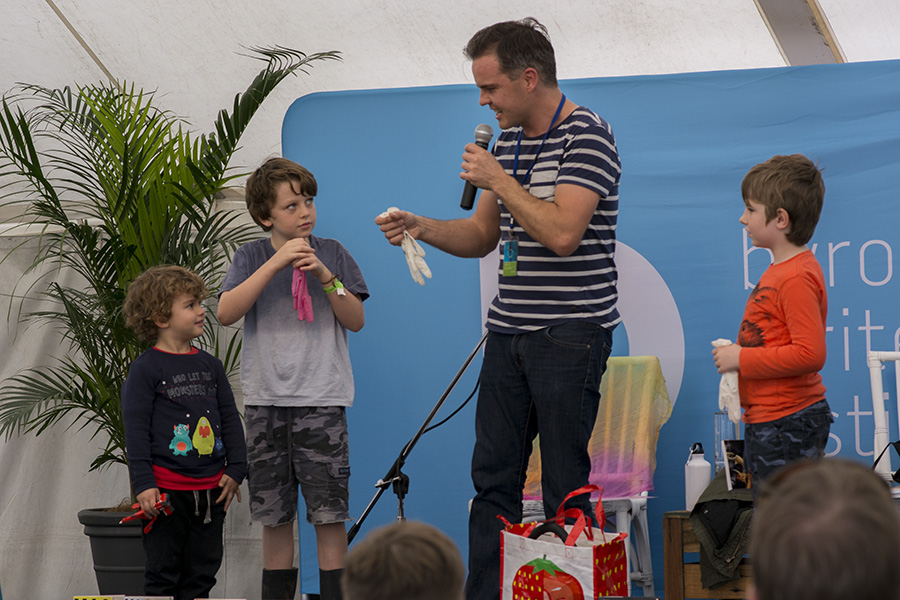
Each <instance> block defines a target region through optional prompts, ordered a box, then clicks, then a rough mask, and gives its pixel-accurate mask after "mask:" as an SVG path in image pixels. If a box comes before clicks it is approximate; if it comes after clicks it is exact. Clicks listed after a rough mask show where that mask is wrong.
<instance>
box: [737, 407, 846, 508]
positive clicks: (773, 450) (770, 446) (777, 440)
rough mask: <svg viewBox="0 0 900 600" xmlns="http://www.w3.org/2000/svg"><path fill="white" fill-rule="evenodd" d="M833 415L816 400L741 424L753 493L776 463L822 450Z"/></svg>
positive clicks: (806, 456) (817, 455) (784, 462)
mask: <svg viewBox="0 0 900 600" xmlns="http://www.w3.org/2000/svg"><path fill="white" fill-rule="evenodd" d="M833 422H834V417H832V415H831V408H830V407H829V406H828V402H827V401H825V400H820V401H819V402H816V403H815V404H812V405H810V406H807V407H806V408H804V409H802V410H799V411H797V412H795V413H794V414H792V415H787V416H786V417H782V418H780V419H776V420H775V421H768V422H766V423H747V424H745V425H744V460H745V461H746V462H747V467H748V470H749V471H750V476H751V478H752V481H753V492H754V496H756V495H757V494H758V490H759V488H760V484H761V483H762V482H763V481H765V479H766V478H767V477H768V476H769V475H770V474H772V472H773V471H775V470H777V469H778V468H779V467H781V466H784V465H786V464H787V463H789V462H793V461H795V460H801V459H804V458H807V459H808V458H820V457H822V456H824V454H825V445H826V444H827V443H828V434H829V432H830V431H831V424H832V423H833Z"/></svg>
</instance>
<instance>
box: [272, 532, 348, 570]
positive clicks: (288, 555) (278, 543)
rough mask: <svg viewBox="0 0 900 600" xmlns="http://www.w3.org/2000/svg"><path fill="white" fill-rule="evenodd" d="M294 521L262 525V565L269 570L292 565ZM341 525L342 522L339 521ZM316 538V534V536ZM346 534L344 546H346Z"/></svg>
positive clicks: (288, 567) (287, 567) (286, 567)
mask: <svg viewBox="0 0 900 600" xmlns="http://www.w3.org/2000/svg"><path fill="white" fill-rule="evenodd" d="M294 525H295V524H294V523H293V522H291V523H285V524H284V525H278V526H277V527H268V526H264V527H263V567H264V568H266V569H269V570H274V569H290V568H292V567H293V566H294ZM341 525H343V523H341ZM316 537H317V538H318V535H317V536H316ZM346 537H347V536H346V534H345V535H344V538H345V544H344V546H345V548H346Z"/></svg>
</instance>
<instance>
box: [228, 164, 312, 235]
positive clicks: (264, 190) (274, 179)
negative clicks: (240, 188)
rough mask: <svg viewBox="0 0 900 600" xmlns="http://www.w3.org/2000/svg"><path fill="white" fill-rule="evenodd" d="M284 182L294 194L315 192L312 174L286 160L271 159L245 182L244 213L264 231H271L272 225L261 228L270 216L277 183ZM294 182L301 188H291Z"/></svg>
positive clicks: (309, 194) (308, 194)
mask: <svg viewBox="0 0 900 600" xmlns="http://www.w3.org/2000/svg"><path fill="white" fill-rule="evenodd" d="M285 181H287V182H290V183H291V187H292V188H294V191H295V192H296V191H299V192H300V193H301V194H306V195H307V196H315V195H316V193H317V192H318V184H317V183H316V178H315V177H314V176H313V174H312V173H310V172H309V170H308V169H307V168H306V167H303V166H300V165H298V164H297V163H295V162H294V161H292V160H288V159H286V158H270V159H269V160H267V161H266V162H264V163H263V164H262V165H261V166H260V167H259V168H258V169H256V170H255V171H254V172H253V173H252V174H251V175H250V177H249V178H248V179H247V185H246V188H245V190H244V200H245V201H246V202H247V210H248V211H249V212H250V216H251V217H253V221H254V222H255V223H256V224H257V225H259V226H260V227H262V230H263V231H269V230H270V229H272V226H271V225H264V224H263V223H262V221H267V220H268V219H269V217H271V212H270V211H271V210H272V207H273V206H275V190H276V188H277V187H278V184H280V183H282V182H285ZM295 183H296V184H298V185H299V186H300V187H299V190H298V189H297V188H296V187H295V186H294V184H295Z"/></svg>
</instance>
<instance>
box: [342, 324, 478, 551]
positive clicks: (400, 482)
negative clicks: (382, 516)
mask: <svg viewBox="0 0 900 600" xmlns="http://www.w3.org/2000/svg"><path fill="white" fill-rule="evenodd" d="M486 339H487V332H484V334H483V335H482V336H481V339H480V340H479V341H478V344H477V345H476V346H475V348H474V349H473V350H472V352H471V353H469V356H468V357H467V358H466V360H465V362H464V363H463V364H462V366H461V367H460V368H459V371H457V372H456V375H455V376H454V377H453V380H452V381H451V382H450V385H449V386H447V389H446V390H444V393H443V394H441V397H440V399H439V400H438V401H437V404H435V405H434V408H432V409H431V412H430V413H429V414H428V417H427V418H426V419H425V421H424V422H423V423H422V425H421V426H420V427H419V430H418V431H417V432H416V435H414V436H413V438H412V439H411V440H409V441H408V442H407V443H406V446H404V447H403V450H402V451H401V452H400V456H398V457H397V460H395V461H394V464H393V465H392V466H391V468H390V469H389V470H388V472H387V474H386V475H385V476H384V477H383V478H381V479H379V480H378V481H377V482H376V483H375V487H377V488H378V491H377V492H375V496H374V497H373V498H372V500H370V501H369V505H368V506H366V509H365V510H364V511H363V512H362V514H361V515H360V517H359V519H358V520H357V521H356V523H355V524H354V525H353V527H351V528H350V530H349V531H348V532H347V542H348V543H350V542H352V541H353V538H355V537H356V534H357V533H358V532H359V528H360V526H361V525H362V523H363V521H365V520H366V517H368V516H369V513H370V512H372V509H373V508H374V507H375V504H376V503H377V502H378V499H379V498H381V495H382V494H384V491H385V490H386V489H387V488H388V487H393V488H394V493H395V494H397V500H398V502H399V512H398V515H397V520H398V521H402V520H403V519H404V516H403V498H404V496H406V492H407V491H408V490H409V477H407V476H406V475H405V474H404V473H403V472H402V469H403V465H404V464H405V463H406V459H407V458H408V457H409V455H410V453H411V452H412V449H413V448H414V447H415V445H416V444H417V443H418V442H419V438H421V437H422V435H423V434H424V433H425V431H426V430H427V429H428V425H429V424H430V423H431V421H432V420H433V419H434V417H435V415H437V413H438V411H439V410H440V409H441V406H442V405H443V404H444V401H445V400H446V399H447V396H449V395H450V392H452V391H453V388H454V387H456V384H457V382H458V381H459V379H460V378H461V377H462V376H463V373H465V372H466V369H468V368H469V364H471V362H472V361H473V360H474V359H475V355H476V354H478V350H479V349H480V348H481V346H482V345H483V344H484V341H485V340H486Z"/></svg>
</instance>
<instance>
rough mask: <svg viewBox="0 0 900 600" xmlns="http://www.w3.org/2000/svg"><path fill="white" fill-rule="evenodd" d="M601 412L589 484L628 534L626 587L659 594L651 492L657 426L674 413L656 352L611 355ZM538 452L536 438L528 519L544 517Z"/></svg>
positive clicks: (525, 511) (530, 466)
mask: <svg viewBox="0 0 900 600" xmlns="http://www.w3.org/2000/svg"><path fill="white" fill-rule="evenodd" d="M600 394H601V397H600V410H599V412H598V413H597V422H596V423H595V425H594V431H593V433H592V434H591V441H590V443H589V445H588V450H589V452H590V454H591V466H592V469H591V477H590V483H595V484H597V485H599V486H601V487H602V488H603V511H604V513H605V514H606V516H607V518H610V517H614V520H615V523H616V529H617V531H619V532H626V533H627V534H628V538H627V541H628V543H627V544H626V548H625V550H626V559H627V560H628V565H629V575H630V577H629V582H628V590H629V594H630V593H631V583H632V582H636V583H637V584H638V585H640V586H641V587H642V588H643V593H644V595H645V596H655V595H656V593H655V590H654V585H653V567H652V563H651V560H650V530H649V527H648V523H647V500H648V498H649V497H650V494H649V492H650V491H651V490H653V472H654V470H655V469H656V443H657V441H658V440H659V430H660V428H661V427H662V426H663V424H664V423H665V422H666V421H668V419H669V416H670V415H671V414H672V403H671V401H670V400H669V393H668V391H667V390H666V385H665V379H664V378H663V375H662V370H661V369H660V366H659V359H658V358H657V357H655V356H614V357H610V359H609V361H608V363H607V367H606V373H605V374H604V375H603V381H602V382H601V384H600ZM540 482H541V481H540V450H539V447H538V440H535V442H534V450H533V451H532V455H531V461H530V462H529V464H528V478H527V480H526V482H525V499H526V500H525V502H524V506H523V514H524V516H525V519H524V520H526V521H528V520H542V519H544V518H545V517H544V509H543V504H542V502H541V501H540V495H541V490H540Z"/></svg>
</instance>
